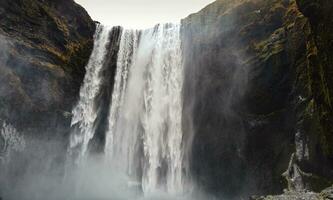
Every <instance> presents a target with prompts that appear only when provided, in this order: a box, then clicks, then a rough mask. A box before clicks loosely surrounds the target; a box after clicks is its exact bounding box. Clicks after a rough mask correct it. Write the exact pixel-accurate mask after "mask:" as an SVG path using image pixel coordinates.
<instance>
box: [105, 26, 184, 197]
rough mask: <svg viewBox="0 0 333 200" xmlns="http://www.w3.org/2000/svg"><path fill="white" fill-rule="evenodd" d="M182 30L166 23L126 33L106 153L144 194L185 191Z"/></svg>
mask: <svg viewBox="0 0 333 200" xmlns="http://www.w3.org/2000/svg"><path fill="white" fill-rule="evenodd" d="M179 32H180V26H179V25H173V24H165V25H158V26H156V27H155V28H153V29H148V30H144V31H142V32H139V31H133V30H125V31H123V34H122V39H121V44H120V51H119V55H118V71H117V75H116V81H115V88H114V92H113V97H112V106H111V112H110V127H109V131H108V133H107V145H106V147H107V151H106V154H107V155H108V156H109V158H110V159H111V160H112V161H114V162H116V163H117V165H118V168H120V169H125V170H126V173H127V174H128V175H129V176H131V178H133V179H134V181H135V182H141V184H142V188H143V191H144V192H145V193H146V194H149V193H154V192H156V191H157V190H165V191H167V192H168V193H181V192H182V191H183V186H184V175H183V170H184V169H183V167H182V166H183V151H182V129H181V111H182V98H181V91H182V81H183V67H182V57H181V49H180V45H181V44H180V38H179V37H180V36H179ZM140 154H141V155H140Z"/></svg>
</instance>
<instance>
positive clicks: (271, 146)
mask: <svg viewBox="0 0 333 200" xmlns="http://www.w3.org/2000/svg"><path fill="white" fill-rule="evenodd" d="M325 3H326V4H325ZM329 4H330V3H329V2H328V1H323V2H319V1H308V2H307V1H299V2H296V1H294V0H269V1H267V0H218V1H216V2H214V3H213V4H211V5H209V6H207V7H206V8H204V9H203V10H202V11H200V12H198V13H196V14H193V15H191V16H189V17H188V18H186V19H184V20H183V21H182V23H183V31H182V35H183V36H182V39H183V49H184V54H185V56H184V58H185V61H184V62H185V71H186V73H185V74H186V80H185V87H184V113H185V116H188V117H187V118H186V119H184V129H185V131H187V132H191V134H192V136H193V150H192V157H191V160H192V164H193V165H192V171H193V173H194V177H195V179H196V180H197V181H198V182H199V184H200V185H203V186H204V189H205V190H207V191H209V192H213V193H218V194H221V195H223V196H228V197H235V196H239V195H240V196H242V194H244V195H249V194H255V193H257V194H262V193H266V194H267V193H281V192H282V189H283V188H288V187H289V189H290V190H296V189H297V190H298V189H299V190H302V189H304V188H306V189H310V190H316V191H320V190H322V189H324V188H325V186H328V185H329V184H331V182H332V180H333V179H332V178H333V177H332V164H333V163H332V157H331V147H332V143H333V141H332V129H331V124H332V123H331V120H332V117H331V115H332V111H331V107H330V94H331V89H332V86H331V85H332V84H330V82H329V81H330V79H331V75H330V73H331V72H330V71H331V69H330V68H331V67H332V62H331V60H332V58H331V57H332V56H331V55H330V54H331V52H332V40H331V38H332V34H331V31H330V29H331V28H332V24H331V23H332V21H331V19H332V17H331V14H330V12H331V11H332V6H331V5H329ZM325 5H326V6H325ZM321 9H322V10H321ZM293 153H295V154H294V155H295V157H296V158H295V161H292V165H293V166H295V167H296V168H295V169H298V171H297V172H295V171H294V170H291V171H287V172H286V173H284V172H285V171H286V170H287V168H288V165H289V164H290V163H291V162H290V158H291V157H292V155H293ZM293 169H294V168H293ZM283 173H284V176H285V177H283V176H282V174H283ZM296 174H300V175H299V179H301V181H300V182H297V183H296V182H295V181H294V180H295V179H294V178H295V176H296ZM291 177H292V178H291Z"/></svg>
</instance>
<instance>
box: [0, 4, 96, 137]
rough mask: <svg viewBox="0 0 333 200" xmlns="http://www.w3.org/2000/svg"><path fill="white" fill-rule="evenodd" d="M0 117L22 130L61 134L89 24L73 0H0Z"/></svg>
mask: <svg viewBox="0 0 333 200" xmlns="http://www.w3.org/2000/svg"><path fill="white" fill-rule="evenodd" d="M0 18H1V20H0V42H1V50H0V57H1V59H0V60H1V62H0V85H1V87H0V119H1V120H5V121H7V122H8V123H12V124H14V126H15V127H17V128H18V129H20V130H22V129H24V131H25V132H34V133H41V135H48V134H54V133H56V132H59V133H60V132H61V134H63V133H64V130H61V131H60V130H59V131H57V130H56V129H57V128H59V129H62V128H64V127H68V124H67V125H65V124H66V123H68V122H70V120H68V118H69V117H70V116H69V113H68V112H70V111H71V108H72V106H73V104H74V102H75V100H76V98H77V96H78V93H79V88H80V85H81V82H82V79H83V76H84V74H85V65H86V63H87V61H88V59H89V55H90V52H91V50H92V45H93V34H94V30H95V23H94V22H93V21H92V19H91V18H90V17H89V15H88V14H87V12H86V11H85V10H84V9H83V8H82V7H81V6H79V5H78V4H76V3H75V2H74V1H73V0H56V1H54V0H10V1H9V0H8V1H7V0H4V1H0Z"/></svg>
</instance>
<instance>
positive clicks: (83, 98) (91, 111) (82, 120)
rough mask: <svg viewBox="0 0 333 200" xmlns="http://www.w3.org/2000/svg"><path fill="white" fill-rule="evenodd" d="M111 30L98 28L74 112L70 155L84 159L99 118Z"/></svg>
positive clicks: (100, 26)
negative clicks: (102, 73)
mask: <svg viewBox="0 0 333 200" xmlns="http://www.w3.org/2000/svg"><path fill="white" fill-rule="evenodd" d="M109 33H110V29H108V28H107V27H104V26H102V25H100V24H98V25H97V27H96V33H95V36H94V41H95V43H94V48H93V51H92V54H91V56H90V59H89V62H88V64H87V66H86V75H85V78H84V81H83V85H82V87H81V90H80V99H79V102H78V103H77V105H76V106H75V107H74V109H73V111H72V115H73V117H72V122H71V126H72V127H73V129H74V130H73V131H72V133H71V137H70V144H69V146H70V148H69V150H70V154H74V153H78V154H79V155H77V156H78V157H79V158H83V156H84V155H85V154H86V151H87V149H88V144H89V141H90V140H91V139H92V138H93V136H94V132H95V130H94V128H95V126H94V123H95V120H96V118H97V109H96V105H95V98H96V96H97V94H98V91H99V88H100V84H101V74H100V72H101V70H102V67H103V64H104V62H105V56H106V54H107V44H108V42H109Z"/></svg>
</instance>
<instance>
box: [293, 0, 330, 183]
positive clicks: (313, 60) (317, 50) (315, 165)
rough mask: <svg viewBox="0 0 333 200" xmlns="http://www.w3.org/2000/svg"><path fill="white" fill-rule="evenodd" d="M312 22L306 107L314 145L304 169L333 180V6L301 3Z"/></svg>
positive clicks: (299, 0)
mask: <svg viewBox="0 0 333 200" xmlns="http://www.w3.org/2000/svg"><path fill="white" fill-rule="evenodd" d="M297 4H298V6H299V8H300V10H301V12H302V13H304V15H305V16H306V17H307V18H308V20H309V22H310V23H309V25H308V29H307V31H306V38H307V46H306V54H307V71H306V74H304V76H307V79H306V81H304V82H303V87H304V88H306V91H307V93H306V98H307V102H306V105H304V106H306V107H307V109H306V111H305V112H304V113H303V121H302V122H303V127H304V136H305V137H306V138H307V140H308V141H309V143H310V145H309V146H310V147H309V157H308V159H303V160H302V162H301V165H302V166H303V168H307V169H309V170H311V171H316V172H317V173H318V174H319V175H320V176H322V177H327V179H329V180H332V179H333V145H332V143H333V112H332V95H333V77H332V73H333V71H332V67H333V56H332V52H333V34H332V31H333V21H332V19H333V12H332V11H333V4H332V2H331V1H327V0H316V1H307V0H297Z"/></svg>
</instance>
